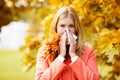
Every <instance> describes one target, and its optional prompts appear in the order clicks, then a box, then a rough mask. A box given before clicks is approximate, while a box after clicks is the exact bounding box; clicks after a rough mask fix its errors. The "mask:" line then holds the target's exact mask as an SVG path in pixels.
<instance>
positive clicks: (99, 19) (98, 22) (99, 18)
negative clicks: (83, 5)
mask: <svg viewBox="0 0 120 80" xmlns="http://www.w3.org/2000/svg"><path fill="white" fill-rule="evenodd" d="M103 21H104V19H103V18H102V17H97V19H96V20H95V21H94V22H93V25H94V26H97V25H98V24H100V23H101V22H103Z"/></svg>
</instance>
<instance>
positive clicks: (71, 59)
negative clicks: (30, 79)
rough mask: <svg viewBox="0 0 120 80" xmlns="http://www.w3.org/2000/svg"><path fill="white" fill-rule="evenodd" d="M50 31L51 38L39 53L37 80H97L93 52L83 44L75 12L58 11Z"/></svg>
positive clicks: (67, 8) (68, 8)
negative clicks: (52, 34)
mask: <svg viewBox="0 0 120 80" xmlns="http://www.w3.org/2000/svg"><path fill="white" fill-rule="evenodd" d="M51 32H52V33H54V36H53V37H52V39H50V40H49V41H47V43H46V44H44V45H43V46H42V47H41V48H40V49H39V51H38V55H37V63H36V76H35V77H36V80H99V74H98V69H97V60H96V56H95V53H94V50H93V48H92V47H91V46H90V45H89V44H88V43H83V33H82V27H81V26H80V21H79V18H78V16H77V14H76V12H75V10H74V9H72V8H71V7H63V8H61V9H59V10H58V12H57V13H56V15H55V16H54V18H53V21H52V24H51ZM55 36H58V37H55Z"/></svg>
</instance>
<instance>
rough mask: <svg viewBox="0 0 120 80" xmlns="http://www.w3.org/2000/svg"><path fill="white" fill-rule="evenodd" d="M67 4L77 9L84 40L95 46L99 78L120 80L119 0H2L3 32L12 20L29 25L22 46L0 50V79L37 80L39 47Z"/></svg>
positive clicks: (1, 20) (0, 29) (1, 19)
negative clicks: (58, 13)
mask: <svg viewBox="0 0 120 80" xmlns="http://www.w3.org/2000/svg"><path fill="white" fill-rule="evenodd" d="M65 5H67V6H71V7H72V8H74V9H75V10H76V11H77V14H78V15H79V18H80V21H81V25H82V27H83V31H84V41H87V42H89V43H91V45H92V46H93V47H94V49H95V52H96V55H97V59H98V69H99V73H100V80H120V0H0V31H1V33H2V27H3V26H4V27H5V26H6V25H8V24H10V23H11V22H12V21H22V22H25V23H27V24H29V26H30V28H29V29H27V36H26V37H25V39H24V40H25V43H24V44H23V45H21V46H20V48H19V49H16V50H13V49H12V50H5V49H1V50H0V80H34V73H35V63H36V54H37V50H38V48H39V47H40V46H41V44H42V41H43V40H44V39H45V38H47V37H48V36H49V35H48V34H49V27H50V23H51V20H52V18H53V16H54V14H55V13H56V11H57V10H58V9H59V8H60V7H62V6H65ZM18 27H20V25H19V26H18ZM21 27H22V26H21ZM12 31H13V32H14V29H12V30H11V32H12ZM14 39H16V38H14ZM15 44H17V43H15ZM1 47H2V46H1Z"/></svg>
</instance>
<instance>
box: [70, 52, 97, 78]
mask: <svg viewBox="0 0 120 80" xmlns="http://www.w3.org/2000/svg"><path fill="white" fill-rule="evenodd" d="M70 66H71V68H72V70H73V72H74V74H75V76H76V77H77V78H78V80H99V74H98V69H97V60H96V55H95V53H94V51H93V50H92V51H91V52H90V54H89V57H88V61H87V63H86V64H85V62H84V61H83V60H82V59H81V58H78V59H77V60H76V61H75V62H74V63H71V64H70Z"/></svg>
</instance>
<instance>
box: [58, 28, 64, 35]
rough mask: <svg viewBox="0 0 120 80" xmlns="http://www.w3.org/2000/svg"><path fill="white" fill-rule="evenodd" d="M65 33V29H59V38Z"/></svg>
mask: <svg viewBox="0 0 120 80" xmlns="http://www.w3.org/2000/svg"><path fill="white" fill-rule="evenodd" d="M63 33H64V29H62V28H57V34H58V36H62V34H63Z"/></svg>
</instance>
